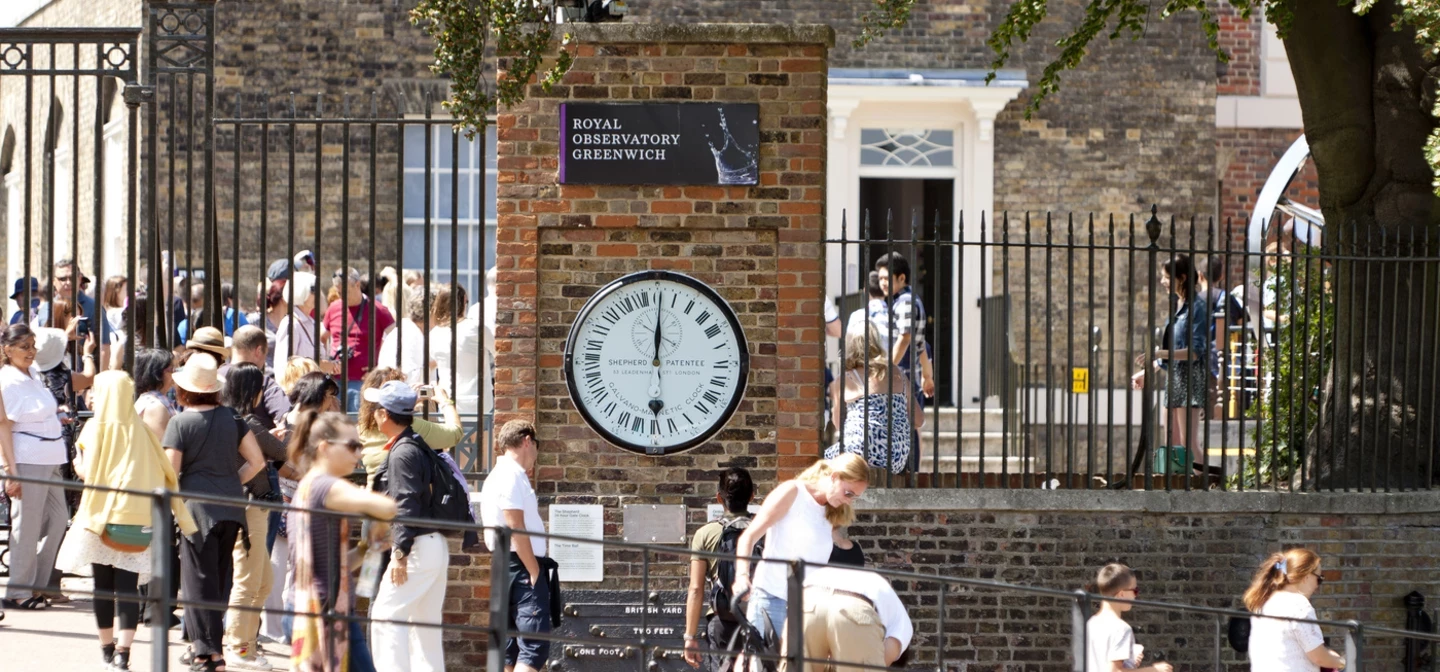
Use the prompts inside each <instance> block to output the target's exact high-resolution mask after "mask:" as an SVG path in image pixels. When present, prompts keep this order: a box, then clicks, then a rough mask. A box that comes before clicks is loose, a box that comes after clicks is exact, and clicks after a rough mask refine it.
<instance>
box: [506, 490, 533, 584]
mask: <svg viewBox="0 0 1440 672" xmlns="http://www.w3.org/2000/svg"><path fill="white" fill-rule="evenodd" d="M502 515H503V516H504V518H505V527H508V528H510V529H511V530H514V531H515V534H514V535H512V536H511V537H510V550H511V551H512V552H514V553H515V554H516V555H518V556H520V564H522V565H525V571H527V572H530V583H531V584H532V585H533V584H536V583H539V582H540V561H539V560H536V559H535V549H534V548H531V547H530V535H528V534H525V533H524V532H525V512H524V511H521V510H520V509H505V510H504V511H503V512H502Z"/></svg>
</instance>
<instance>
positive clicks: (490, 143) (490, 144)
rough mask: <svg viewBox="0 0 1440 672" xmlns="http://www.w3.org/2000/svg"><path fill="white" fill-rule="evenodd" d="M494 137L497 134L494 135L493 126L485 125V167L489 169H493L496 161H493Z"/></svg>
mask: <svg viewBox="0 0 1440 672" xmlns="http://www.w3.org/2000/svg"><path fill="white" fill-rule="evenodd" d="M496 137H497V136H496V131H495V127H494V126H493V125H492V126H486V127H485V167H486V168H488V169H490V170H495V166H496V163H495V142H496Z"/></svg>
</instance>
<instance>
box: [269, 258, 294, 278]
mask: <svg viewBox="0 0 1440 672" xmlns="http://www.w3.org/2000/svg"><path fill="white" fill-rule="evenodd" d="M290 263H291V262H290V260H289V259H276V260H275V263H273V264H270V269H269V270H268V271H266V272H265V277H266V278H269V280H270V282H275V281H276V280H289V279H290Z"/></svg>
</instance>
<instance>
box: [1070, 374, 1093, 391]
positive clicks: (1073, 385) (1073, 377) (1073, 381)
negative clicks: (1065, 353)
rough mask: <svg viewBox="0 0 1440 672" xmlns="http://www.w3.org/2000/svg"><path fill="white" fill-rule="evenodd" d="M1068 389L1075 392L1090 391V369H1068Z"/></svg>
mask: <svg viewBox="0 0 1440 672" xmlns="http://www.w3.org/2000/svg"><path fill="white" fill-rule="evenodd" d="M1070 391H1071V392H1074V393H1075V394H1089V393H1090V369H1086V368H1073V369H1070Z"/></svg>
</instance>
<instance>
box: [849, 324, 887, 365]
mask: <svg viewBox="0 0 1440 672" xmlns="http://www.w3.org/2000/svg"><path fill="white" fill-rule="evenodd" d="M889 368H890V357H889V356H888V355H887V354H886V353H885V348H882V347H880V332H878V331H876V330H875V325H874V324H873V323H871V322H869V321H868V320H867V321H866V322H865V331H863V332H861V333H858V334H857V333H850V334H847V335H846V336H845V370H846V371H857V370H860V369H864V370H865V378H867V379H869V378H872V377H874V376H875V375H876V374H878V373H880V372H881V371H887V370H889Z"/></svg>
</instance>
